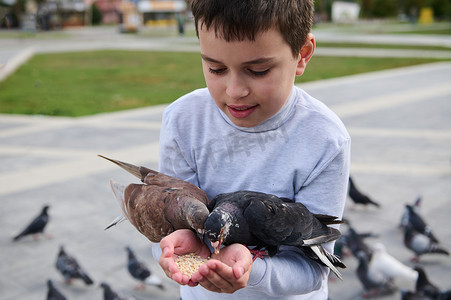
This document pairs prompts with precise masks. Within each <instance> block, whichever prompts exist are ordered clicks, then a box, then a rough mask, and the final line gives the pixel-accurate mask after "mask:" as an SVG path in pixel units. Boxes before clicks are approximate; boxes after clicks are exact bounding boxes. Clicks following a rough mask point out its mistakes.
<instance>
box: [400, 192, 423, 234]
mask: <svg viewBox="0 0 451 300" xmlns="http://www.w3.org/2000/svg"><path fill="white" fill-rule="evenodd" d="M421 200H422V199H421V196H418V197H417V199H416V200H415V202H414V203H413V205H411V207H412V208H413V211H414V212H415V213H417V214H420V206H421ZM409 219H410V213H409V209H408V208H407V205H406V206H405V208H404V212H403V213H402V215H401V221H400V222H399V228H401V229H403V228H406V227H407V225H408V224H409Z"/></svg>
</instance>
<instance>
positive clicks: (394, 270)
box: [369, 243, 418, 282]
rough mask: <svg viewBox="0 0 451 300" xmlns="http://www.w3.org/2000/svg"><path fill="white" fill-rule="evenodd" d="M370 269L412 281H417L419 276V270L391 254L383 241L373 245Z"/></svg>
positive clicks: (390, 276)
mask: <svg viewBox="0 0 451 300" xmlns="http://www.w3.org/2000/svg"><path fill="white" fill-rule="evenodd" d="M369 270H370V271H375V272H379V273H383V274H384V275H386V276H387V277H389V278H393V279H395V278H405V279H407V280H409V281H411V282H416V281H417V278H418V272H417V271H415V270H414V269H412V268H410V267H408V266H406V265H405V264H403V263H402V262H400V261H399V260H397V259H396V258H394V257H393V256H391V255H390V254H389V253H388V252H387V251H386V247H385V245H384V244H382V243H376V244H375V245H374V246H373V254H372V256H371V260H370V262H369Z"/></svg>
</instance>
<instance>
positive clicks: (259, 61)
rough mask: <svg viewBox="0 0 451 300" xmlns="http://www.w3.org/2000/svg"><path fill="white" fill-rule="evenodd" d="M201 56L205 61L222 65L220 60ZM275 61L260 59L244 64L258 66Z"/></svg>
mask: <svg viewBox="0 0 451 300" xmlns="http://www.w3.org/2000/svg"><path fill="white" fill-rule="evenodd" d="M200 56H201V57H202V59H203V60H205V61H209V62H212V63H216V64H221V63H222V62H220V61H218V60H216V59H214V58H211V57H209V56H207V55H205V54H201V55H200ZM273 60H274V58H272V57H260V58H257V59H253V60H250V61H246V62H244V63H243V65H258V64H264V63H269V62H272V61H273Z"/></svg>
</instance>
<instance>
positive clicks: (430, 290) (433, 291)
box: [415, 266, 451, 300]
mask: <svg viewBox="0 0 451 300" xmlns="http://www.w3.org/2000/svg"><path fill="white" fill-rule="evenodd" d="M415 270H416V271H417V272H418V280H417V283H416V286H415V292H416V293H422V294H423V295H425V296H428V297H431V299H440V300H445V299H451V290H448V291H440V289H439V288H438V287H437V286H435V285H434V284H432V283H431V282H430V281H429V278H428V276H427V275H426V271H425V270H424V269H423V268H422V267H420V266H416V267H415Z"/></svg>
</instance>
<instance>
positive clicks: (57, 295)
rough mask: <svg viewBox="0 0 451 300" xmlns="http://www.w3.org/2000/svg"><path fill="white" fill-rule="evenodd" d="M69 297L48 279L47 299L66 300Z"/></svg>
mask: <svg viewBox="0 0 451 300" xmlns="http://www.w3.org/2000/svg"><path fill="white" fill-rule="evenodd" d="M66 299H67V298H66V297H65V296H64V295H63V294H61V292H60V291H59V290H58V289H57V288H56V287H55V286H54V285H53V282H52V281H51V280H50V279H49V280H47V300H66Z"/></svg>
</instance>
